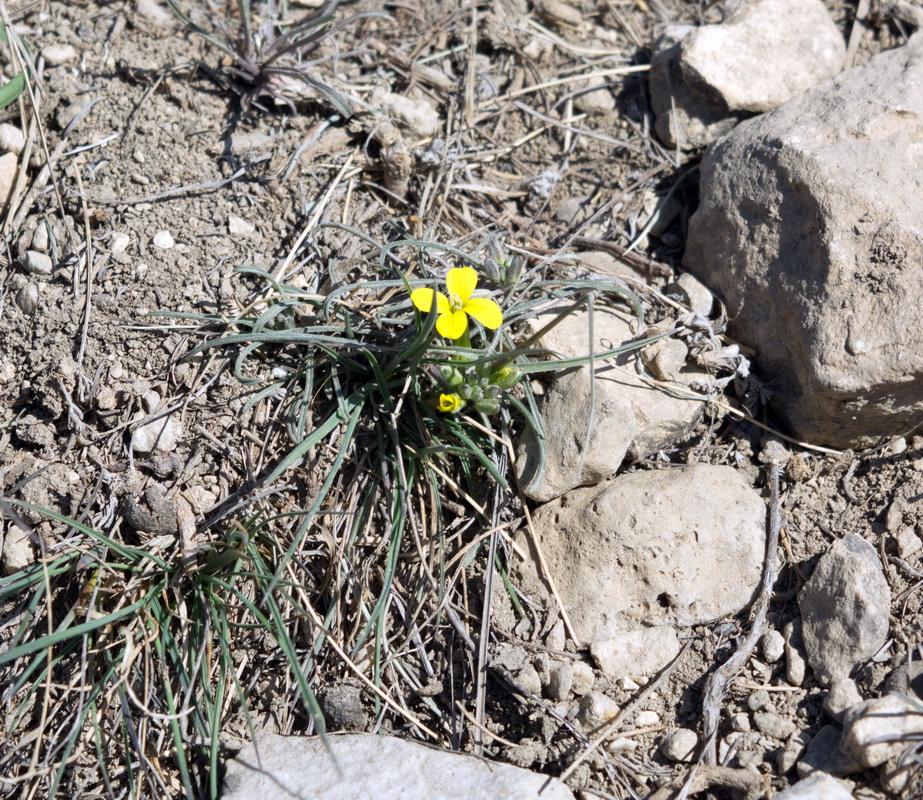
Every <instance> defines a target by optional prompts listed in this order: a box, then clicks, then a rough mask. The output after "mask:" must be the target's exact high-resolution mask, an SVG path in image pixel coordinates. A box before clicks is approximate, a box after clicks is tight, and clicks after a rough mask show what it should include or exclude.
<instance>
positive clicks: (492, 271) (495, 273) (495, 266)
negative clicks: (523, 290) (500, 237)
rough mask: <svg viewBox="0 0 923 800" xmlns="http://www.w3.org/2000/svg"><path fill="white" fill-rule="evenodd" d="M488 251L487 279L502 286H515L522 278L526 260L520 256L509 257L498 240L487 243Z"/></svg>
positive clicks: (485, 263) (485, 266)
mask: <svg viewBox="0 0 923 800" xmlns="http://www.w3.org/2000/svg"><path fill="white" fill-rule="evenodd" d="M487 250H488V253H489V255H488V256H487V258H486V259H485V260H484V272H486V273H487V277H489V278H490V279H491V280H492V281H493V282H494V283H499V284H500V285H501V286H515V285H516V282H517V281H518V280H519V279H520V278H521V277H522V268H523V266H524V265H525V263H526V262H525V259H524V258H523V257H522V256H521V255H518V254H517V255H513V256H510V255H508V254H507V253H506V252H504V249H503V245H502V244H500V242H498V241H497V240H496V239H491V240H490V241H489V242H488V243H487Z"/></svg>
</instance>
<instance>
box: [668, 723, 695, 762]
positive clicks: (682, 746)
mask: <svg viewBox="0 0 923 800" xmlns="http://www.w3.org/2000/svg"><path fill="white" fill-rule="evenodd" d="M698 746H699V736H698V734H697V733H696V732H695V731H693V730H689V728H677V729H676V730H675V731H672V732H671V733H669V734H668V735H667V736H665V737H664V740H663V741H662V742H661V743H660V752H661V753H662V754H663V756H664V758H668V759H669V760H670V761H692V759H693V758H694V757H695V751H696V748H697V747H698Z"/></svg>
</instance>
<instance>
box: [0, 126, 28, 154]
mask: <svg viewBox="0 0 923 800" xmlns="http://www.w3.org/2000/svg"><path fill="white" fill-rule="evenodd" d="M25 146H26V137H25V136H23V133H22V131H21V130H20V129H19V128H17V127H16V126H15V125H10V123H9V122H4V123H3V124H0V150H2V151H3V152H4V153H13V154H15V155H17V156H18V155H19V154H20V153H21V152H22V151H23V149H24V148H25Z"/></svg>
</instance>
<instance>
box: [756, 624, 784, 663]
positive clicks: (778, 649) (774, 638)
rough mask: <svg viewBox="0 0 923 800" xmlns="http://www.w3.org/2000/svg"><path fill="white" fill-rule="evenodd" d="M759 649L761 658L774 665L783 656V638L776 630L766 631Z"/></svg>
mask: <svg viewBox="0 0 923 800" xmlns="http://www.w3.org/2000/svg"><path fill="white" fill-rule="evenodd" d="M760 649H761V650H762V652H763V658H764V659H766V661H767V662H768V663H770V664H775V663H776V661H778V660H779V659H780V658H782V656H783V655H785V637H784V636H782V634H781V633H779V632H778V631H776V630H771V631H766V633H764V634H763V636H762V638H761V639H760Z"/></svg>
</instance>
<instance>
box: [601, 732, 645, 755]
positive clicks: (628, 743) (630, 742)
mask: <svg viewBox="0 0 923 800" xmlns="http://www.w3.org/2000/svg"><path fill="white" fill-rule="evenodd" d="M637 749H638V743H637V742H636V741H635V740H634V739H629V738H628V737H626V736H619V737H618V738H617V739H613V740H612V741H611V742H609V744H607V745H606V750H608V751H609V752H610V753H631V752H632V751H634V750H637Z"/></svg>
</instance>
